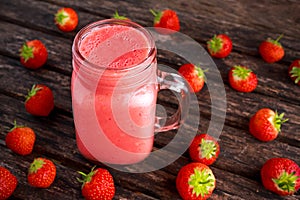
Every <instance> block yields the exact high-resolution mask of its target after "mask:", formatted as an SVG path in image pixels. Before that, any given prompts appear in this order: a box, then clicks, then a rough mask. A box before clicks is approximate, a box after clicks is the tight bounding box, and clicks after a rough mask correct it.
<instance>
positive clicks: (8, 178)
mask: <svg viewBox="0 0 300 200" xmlns="http://www.w3.org/2000/svg"><path fill="white" fill-rule="evenodd" d="M17 185H18V180H17V178H16V177H15V176H14V175H13V174H12V173H11V172H10V171H9V170H8V169H6V168H5V167H1V166H0V199H1V200H4V199H8V197H10V196H11V195H12V193H13V192H14V191H15V189H16V187H17Z"/></svg>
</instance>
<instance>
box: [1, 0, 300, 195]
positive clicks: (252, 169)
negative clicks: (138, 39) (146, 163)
mask: <svg viewBox="0 0 300 200" xmlns="http://www.w3.org/2000/svg"><path fill="white" fill-rule="evenodd" d="M66 6H67V7H72V8H74V9H75V10H76V11H77V12H78V15H79V25H78V27H77V29H76V31H73V32H71V33H63V32H60V31H59V30H58V29H57V28H56V26H55V25H54V22H53V18H54V14H55V13H56V11H57V10H58V9H59V8H60V7H66ZM150 8H152V9H158V10H159V9H165V8H170V9H174V10H175V11H177V13H178V16H179V18H180V23H181V32H182V33H184V34H186V35H188V36H190V37H192V38H193V39H195V40H196V41H197V42H199V43H200V44H201V45H203V47H205V44H206V41H207V40H208V39H209V38H211V37H212V36H213V35H214V34H217V33H226V34H228V35H229V36H230V37H231V38H232V40H233V52H232V53H231V54H230V56H229V57H227V58H225V59H214V61H215V63H216V64H217V66H218V69H219V70H220V73H221V76H222V78H223V80H224V84H225V89H226V97H227V109H226V112H227V115H226V120H225V125H224V128H223V131H222V134H221V136H220V138H219V142H220V145H221V154H220V156H219V158H218V160H217V162H216V163H214V164H213V165H212V166H211V168H212V170H213V172H214V174H215V176H216V178H217V187H216V189H215V191H214V193H213V195H212V196H211V199H249V200H256V199H290V200H291V199H300V193H299V192H298V193H296V194H295V195H294V196H290V197H286V198H281V197H279V196H277V195H275V194H272V193H271V192H268V191H266V190H265V189H264V188H263V186H262V184H261V181H260V175H259V173H260V168H261V166H262V165H263V163H264V162H265V161H266V160H267V159H269V158H272V157H287V158H290V159H292V160H294V161H295V162H296V163H298V164H300V157H299V150H300V115H299V112H300V103H299V102H300V88H299V86H297V85H295V84H294V83H293V82H292V81H291V80H290V79H289V77H288V75H287V69H288V67H289V65H290V64H291V62H292V61H293V60H295V59H300V14H299V10H300V2H299V1H298V0H261V1H248V0H241V1H231V0H212V1H206V0H193V1H186V0H178V1H161V0H152V1H134V0H130V1H122V0H117V1H98V0H87V1H83V0H81V1H79V0H75V1H68V0H22V1H21V0H1V1H0V102H1V106H0V152H1V154H0V165H1V166H4V167H7V168H8V169H9V170H11V172H12V173H13V174H15V175H16V176H17V178H18V181H19V183H18V187H17V189H16V190H15V192H14V194H13V196H12V198H11V199H82V196H81V191H80V184H79V183H78V182H77V180H76V177H79V175H78V174H77V171H78V170H81V171H84V172H88V171H89V169H90V168H91V167H92V166H93V163H90V162H89V161H87V160H86V159H84V158H83V157H82V156H81V155H80V154H79V152H78V150H77V147H76V142H75V135H74V124H73V117H72V108H71V96H70V77H71V72H72V65H71V45H72V41H73V38H74V36H75V34H76V32H77V31H79V30H80V28H82V27H83V26H85V25H87V24H88V23H90V22H94V21H96V20H101V19H106V18H111V16H112V15H113V13H114V12H115V10H118V12H119V14H121V15H125V16H127V17H129V18H130V19H132V20H133V21H135V22H137V23H140V24H141V25H143V26H148V27H150V26H152V20H153V17H152V15H151V13H150V12H149V9H150ZM281 33H283V34H284V37H283V38H282V40H281V43H282V45H283V47H284V49H285V52H286V54H285V57H284V58H283V59H282V60H281V61H280V62H278V63H275V64H267V63H265V62H264V61H263V60H262V59H261V58H260V56H259V54H258V51H257V48H258V46H259V44H260V42H261V41H262V40H264V39H266V38H267V37H272V38H276V37H277V36H278V35H279V34H281ZM32 39H40V40H41V41H42V42H43V43H44V44H45V46H46V47H47V48H48V52H49V58H48V61H47V63H46V65H45V66H43V67H42V68H41V69H38V70H35V71H33V70H28V69H26V68H24V67H23V66H22V65H21V64H20V62H19V49H20V47H21V45H22V44H23V43H24V42H25V41H27V40H32ZM159 61H161V62H164V63H167V64H169V65H171V66H173V67H174V68H175V69H178V67H179V65H180V64H182V63H180V62H178V61H177V60H174V59H173V58H172V57H166V56H163V55H159ZM236 64H240V65H246V66H249V67H250V68H251V69H253V71H254V72H255V73H256V74H257V76H258V80H259V84H258V87H257V89H256V90H255V91H254V92H252V93H249V94H244V93H238V92H236V91H234V90H232V89H231V88H230V87H229V85H228V81H227V73H228V70H229V68H230V67H231V66H233V65H236ZM35 83H43V84H46V85H48V86H49V87H50V88H51V89H52V90H53V93H54V96H55V109H54V111H53V112H52V113H51V115H50V116H49V117H33V116H31V115H30V114H28V113H26V111H25V108H24V100H25V95H26V94H27V91H28V89H29V88H31V86H32V85H33V84H35ZM197 97H198V101H199V108H200V112H201V119H200V126H199V130H198V132H199V133H204V132H206V131H207V128H208V124H209V120H210V115H211V111H210V106H211V105H210V94H209V92H208V89H207V87H205V88H204V89H203V90H202V91H201V92H200V93H198V94H197ZM160 101H161V102H162V103H163V104H164V105H165V106H167V107H169V109H170V110H171V111H172V109H173V110H174V103H175V102H174V100H173V99H172V98H168V95H163V94H162V95H160ZM263 107H269V108H271V109H274V110H278V111H279V112H285V114H286V117H287V118H289V121H288V122H287V123H285V124H284V125H283V126H282V133H281V134H280V135H279V137H278V138H277V139H276V140H275V141H272V142H269V143H263V142H260V141H258V140H256V139H254V138H253V137H252V136H251V135H250V134H249V132H248V122H249V119H250V117H251V116H252V115H253V114H254V113H255V112H256V111H257V110H258V109H260V108H263ZM15 119H16V120H17V121H18V123H20V124H26V125H27V126H30V127H31V128H32V129H33V130H34V131H35V132H36V135H37V140H36V144H35V147H34V151H33V153H32V154H30V155H28V156H19V155H16V154H14V153H12V152H11V151H10V150H9V149H8V148H7V147H6V145H5V136H6V134H7V132H8V131H9V129H10V128H12V124H13V121H14V120H15ZM172 134H173V132H170V133H169V134H159V135H157V137H156V140H155V148H160V147H163V146H164V145H166V144H167V143H168V141H169V139H170V138H168V137H171V136H172ZM35 157H46V158H49V159H52V160H54V161H55V163H56V166H57V177H56V179H55V182H54V183H53V185H52V186H51V187H50V188H48V189H36V188H32V187H30V186H29V185H28V183H27V181H26V174H27V170H28V167H29V165H30V163H31V162H32V160H33V159H34V158H35ZM189 162H190V160H189V157H188V154H187V153H185V154H184V155H183V156H182V157H180V158H179V159H178V160H176V161H175V162H174V163H172V164H171V165H169V166H167V167H165V168H163V169H161V170H157V171H154V172H149V173H143V174H129V173H124V172H119V171H117V170H113V169H110V168H108V169H109V170H110V172H111V173H112V175H113V177H114V180H115V185H116V195H115V199H180V197H179V195H178V193H177V191H176V188H175V178H176V174H177V172H178V170H179V169H180V168H181V167H182V166H183V165H185V164H187V163H189ZM101 167H105V166H101Z"/></svg>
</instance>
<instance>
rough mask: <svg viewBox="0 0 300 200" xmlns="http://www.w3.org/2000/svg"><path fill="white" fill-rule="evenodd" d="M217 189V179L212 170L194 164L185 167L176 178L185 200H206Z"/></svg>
mask: <svg viewBox="0 0 300 200" xmlns="http://www.w3.org/2000/svg"><path fill="white" fill-rule="evenodd" d="M215 187H216V179H215V176H214V174H213V172H212V171H211V169H210V168H209V167H208V166H207V165H204V164H202V163H198V162H194V163H189V164H187V165H185V166H183V167H182V168H181V169H180V170H179V173H178V175H177V178H176V188H177V191H178V193H179V194H180V196H181V198H182V199H183V200H205V199H207V198H209V197H210V196H211V194H212V192H213V190H214V189H215Z"/></svg>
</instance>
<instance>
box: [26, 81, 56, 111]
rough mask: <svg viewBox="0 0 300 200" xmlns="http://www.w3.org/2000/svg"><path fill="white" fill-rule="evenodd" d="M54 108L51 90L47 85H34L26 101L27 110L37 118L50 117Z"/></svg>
mask: <svg viewBox="0 0 300 200" xmlns="http://www.w3.org/2000/svg"><path fill="white" fill-rule="evenodd" d="M53 108H54V97H53V93H52V91H51V89H50V88H49V87H47V86H45V85H41V84H38V85H33V86H32V88H31V90H30V91H29V92H28V95H27V97H26V100H25V109H26V111H27V112H28V113H30V114H32V115H36V116H48V115H49V113H50V112H51V111H52V109H53Z"/></svg>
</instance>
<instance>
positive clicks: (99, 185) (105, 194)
mask: <svg viewBox="0 0 300 200" xmlns="http://www.w3.org/2000/svg"><path fill="white" fill-rule="evenodd" d="M79 173H80V174H81V175H82V176H83V179H82V180H81V179H78V181H79V182H81V183H82V187H81V192H82V195H83V196H84V198H85V199H86V200H96V199H106V200H109V199H112V198H113V197H114V195H115V185H114V180H113V177H112V175H111V174H110V173H109V171H108V170H106V169H102V168H98V169H95V167H93V168H92V170H91V172H90V173H89V174H85V173H83V172H79Z"/></svg>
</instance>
